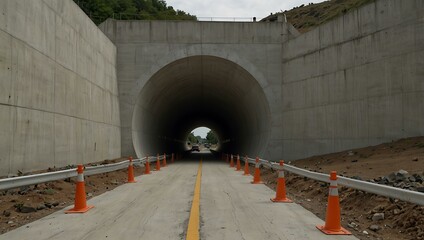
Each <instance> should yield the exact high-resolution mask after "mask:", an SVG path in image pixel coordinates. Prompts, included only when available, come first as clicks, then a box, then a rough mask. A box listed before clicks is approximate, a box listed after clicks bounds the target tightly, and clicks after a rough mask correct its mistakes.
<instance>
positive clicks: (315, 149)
mask: <svg viewBox="0 0 424 240" xmlns="http://www.w3.org/2000/svg"><path fill="white" fill-rule="evenodd" d="M282 57H283V58H282V62H283V64H282V71H283V79H282V80H283V82H282V103H283V104H282V106H283V107H282V124H283V136H282V145H283V156H284V158H286V159H298V158H303V157H307V156H312V155H317V154H323V153H329V152H335V151H341V150H346V149H351V148H356V147H363V146H368V145H374V144H378V143H381V142H385V141H391V140H394V139H399V138H403V137H410V136H419V135H423V134H424V120H423V119H424V106H423V103H424V81H423V79H424V70H423V69H424V68H423V66H424V65H423V63H424V60H423V59H424V2H423V1H421V0H377V1H375V2H374V3H371V4H369V5H366V6H364V7H362V8H359V9H357V10H354V11H351V12H349V13H347V14H346V15H344V16H342V17H339V18H337V19H335V20H333V21H331V22H329V23H327V24H324V25H322V26H320V27H318V28H316V29H314V30H312V31H310V32H307V33H305V34H302V35H300V36H298V37H297V38H295V39H293V40H289V41H288V42H286V43H284V44H283V56H282Z"/></svg>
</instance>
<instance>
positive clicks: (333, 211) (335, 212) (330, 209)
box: [316, 171, 352, 235]
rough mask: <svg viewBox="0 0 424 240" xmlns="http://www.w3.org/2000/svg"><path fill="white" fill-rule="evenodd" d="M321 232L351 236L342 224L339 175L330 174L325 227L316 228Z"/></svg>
mask: <svg viewBox="0 0 424 240" xmlns="http://www.w3.org/2000/svg"><path fill="white" fill-rule="evenodd" d="M316 227H317V228H318V229H319V230H321V232H323V233H325V234H328V235H351V234H352V233H350V232H349V231H348V230H346V229H344V228H343V227H342V226H341V224H340V202H339V191H338V189H337V173H336V171H331V173H330V190H329V193H328V204H327V213H326V215H325V225H324V226H316Z"/></svg>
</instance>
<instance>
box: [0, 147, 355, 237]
mask: <svg viewBox="0 0 424 240" xmlns="http://www.w3.org/2000/svg"><path fill="white" fill-rule="evenodd" d="M190 157H191V159H183V160H180V161H179V162H176V163H174V164H170V165H168V167H164V168H161V171H159V172H154V173H152V174H150V175H142V176H139V177H138V178H137V181H138V182H137V183H133V184H125V185H122V186H119V187H117V188H115V189H114V190H112V191H109V192H107V193H105V194H102V195H99V196H97V197H94V198H92V199H90V201H89V204H90V205H94V206H95V208H93V209H91V210H90V211H88V212H87V213H85V214H72V215H70V214H64V212H63V210H61V211H58V212H56V213H53V214H51V215H49V216H47V217H44V218H42V219H40V220H38V221H35V222H33V223H30V224H27V225H25V226H22V227H20V228H18V229H15V230H13V231H10V232H8V233H6V234H3V235H0V239H12V240H13V239H65V240H66V239H128V240H130V239H149V240H150V239H158V240H162V239H185V238H186V236H187V228H188V225H189V221H190V220H191V219H190V215H195V214H191V211H192V202H193V199H195V198H193V196H194V195H195V189H198V188H195V184H196V180H197V181H198V182H199V183H201V184H200V191H199V190H198V191H199V192H200V216H199V215H198V216H197V217H198V220H199V221H200V222H199V224H198V226H199V237H200V239H216V240H218V239H220V240H221V239H229V240H238V239H245V240H248V239H251V240H258V239H293V240H294V239H296V240H297V239H345V240H351V239H356V238H354V237H353V236H327V235H324V234H322V233H321V232H320V231H318V230H317V229H316V228H315V225H317V224H322V223H323V222H322V220H320V219H319V218H317V217H316V216H315V215H313V214H312V213H310V212H308V211H307V210H305V209H304V208H302V207H301V206H299V205H297V204H294V203H292V204H281V203H272V202H271V201H270V198H271V197H273V196H274V195H275V192H274V191H273V190H271V189H269V188H268V187H267V186H265V185H252V184H250V181H251V177H250V176H243V175H242V173H241V172H237V171H234V168H230V167H229V166H228V165H227V164H225V162H223V161H221V160H217V159H214V158H213V157H212V155H211V154H207V153H196V154H191V155H190ZM200 158H203V164H202V170H201V175H200V176H201V179H198V176H199V175H198V170H199V163H200V161H199V159H200ZM199 172H200V171H199ZM200 180H201V181H200Z"/></svg>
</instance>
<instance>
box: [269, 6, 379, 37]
mask: <svg viewBox="0 0 424 240" xmlns="http://www.w3.org/2000/svg"><path fill="white" fill-rule="evenodd" d="M374 1H375V0H329V1H325V2H322V3H317V4H313V3H309V4H306V5H305V4H302V5H300V6H298V7H295V8H293V9H291V10H289V11H283V12H279V13H276V14H271V15H270V16H268V17H266V18H264V19H262V20H261V21H276V20H277V16H278V15H280V14H285V15H286V18H287V22H289V23H291V24H292V25H293V26H294V27H295V28H296V29H297V30H298V31H299V32H307V31H309V30H311V29H313V28H315V27H317V26H319V25H321V24H323V23H326V22H328V21H330V20H332V19H334V18H336V17H338V16H341V15H343V14H345V13H347V12H349V11H351V10H353V9H356V8H358V7H361V6H363V5H365V4H368V3H371V2H374Z"/></svg>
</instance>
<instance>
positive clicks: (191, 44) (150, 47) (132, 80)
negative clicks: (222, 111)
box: [100, 20, 296, 157]
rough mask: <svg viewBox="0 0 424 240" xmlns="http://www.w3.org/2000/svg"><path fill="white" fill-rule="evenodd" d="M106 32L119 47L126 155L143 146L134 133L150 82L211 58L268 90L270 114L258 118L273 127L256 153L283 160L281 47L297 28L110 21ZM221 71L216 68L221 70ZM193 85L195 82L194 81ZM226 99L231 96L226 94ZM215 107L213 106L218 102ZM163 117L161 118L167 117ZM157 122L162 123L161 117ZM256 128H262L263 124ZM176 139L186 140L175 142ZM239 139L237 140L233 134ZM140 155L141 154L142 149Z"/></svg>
mask: <svg viewBox="0 0 424 240" xmlns="http://www.w3.org/2000/svg"><path fill="white" fill-rule="evenodd" d="M100 28H101V29H102V31H103V32H105V33H106V35H108V37H109V38H110V39H111V40H112V41H113V42H114V43H115V44H116V46H117V48H118V55H117V62H118V67H117V69H118V82H119V96H120V108H121V122H122V132H121V133H122V152H123V154H134V145H135V147H136V148H139V147H140V143H139V142H137V141H135V139H134V135H135V134H136V133H134V131H136V130H137V124H139V122H138V123H134V122H133V119H135V118H134V116H135V115H134V109H135V108H136V106H137V101H138V99H140V96H139V95H140V93H141V91H142V89H143V88H144V86H145V85H146V84H147V83H148V81H149V80H151V79H152V77H153V76H154V75H155V74H160V70H161V69H163V68H164V67H165V66H167V65H168V64H171V63H173V62H176V61H178V60H181V59H189V58H190V57H195V56H211V57H216V58H221V59H224V60H228V61H230V62H231V63H235V64H236V65H238V66H239V67H241V68H243V69H244V70H246V71H247V72H248V73H249V74H250V75H252V77H253V78H254V79H255V81H256V82H257V83H256V84H259V85H260V88H262V92H258V95H257V96H258V97H259V96H260V95H261V94H265V97H266V101H267V105H268V108H269V111H270V114H263V115H262V116H259V117H258V118H260V120H261V121H262V120H264V121H263V123H264V124H265V122H266V124H265V125H267V127H266V128H267V129H266V130H265V129H262V130H260V131H261V132H262V133H263V134H261V135H260V136H249V137H251V138H253V137H257V138H263V139H260V140H259V142H260V143H257V144H256V145H255V146H252V148H251V149H259V150H258V151H255V153H254V154H260V155H261V156H265V157H277V156H281V154H282V145H281V142H280V139H281V135H282V131H281V130H282V126H281V87H280V86H281V78H282V72H281V49H282V43H283V42H284V41H287V39H289V38H290V37H291V36H292V34H293V33H294V32H296V30H294V29H293V28H292V27H291V26H288V25H286V24H283V23H281V22H273V23H264V22H263V23H262V22H261V23H252V22H251V23H237V22H236V23H235V22H190V21H115V20H108V21H106V22H105V23H103V24H101V26H100ZM212 65H213V64H212ZM185 69H187V68H182V69H181V70H182V71H185ZM221 70H222V69H215V72H216V73H217V72H220V71H221ZM205 72H206V71H205ZM216 76H218V74H217V75H216ZM205 78H206V77H205ZM205 78H203V80H204V79H205ZM193 81H195V80H194V79H193ZM211 81H212V79H211ZM231 81H232V82H237V84H240V86H241V85H243V84H249V83H248V82H243V81H239V80H237V77H235V78H233V79H231ZM223 87H224V88H225V84H223ZM161 88H163V89H165V86H157V89H158V92H157V94H160V92H159V90H161ZM174 90H177V89H174ZM209 90H210V91H214V90H211V89H209ZM168 92H172V91H171V90H170V91H168ZM174 92H175V91H174ZM236 93H237V92H236ZM223 98H225V97H224V96H223ZM196 101H199V99H193V100H192V102H196ZM215 103H216V102H215ZM209 104H210V105H213V104H214V102H210V103H209ZM139 105H141V104H139ZM229 105H230V104H225V105H221V107H224V108H225V107H226V106H229ZM240 108H243V106H240ZM260 110H262V109H260ZM260 110H259V111H260ZM250 111H251V112H254V111H258V109H255V108H254V105H251V107H250ZM162 115H163V114H162ZM158 116H161V114H159V115H158ZM155 119H156V120H157V118H155ZM157 121H158V120H157ZM232 121H233V123H232V124H235V126H234V127H237V126H236V125H237V122H240V121H243V120H242V118H241V117H239V118H235V119H233V120H232ZM194 127H196V126H194ZM251 127H252V128H257V126H251ZM188 130H192V129H188ZM265 135H266V136H265ZM158 137H159V136H158ZM176 137H180V136H174V137H171V138H176ZM238 137H239V138H240V137H241V136H238ZM233 138H237V137H236V136H233ZM178 139H179V138H178ZM145 146H146V145H144V147H145ZM253 147H255V148H253ZM247 148H249V146H247ZM144 150H145V151H143V154H145V153H148V154H155V153H156V152H152V151H156V149H152V150H151V151H149V150H148V149H144ZM137 153H138V154H139V155H140V151H138V152H137Z"/></svg>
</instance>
